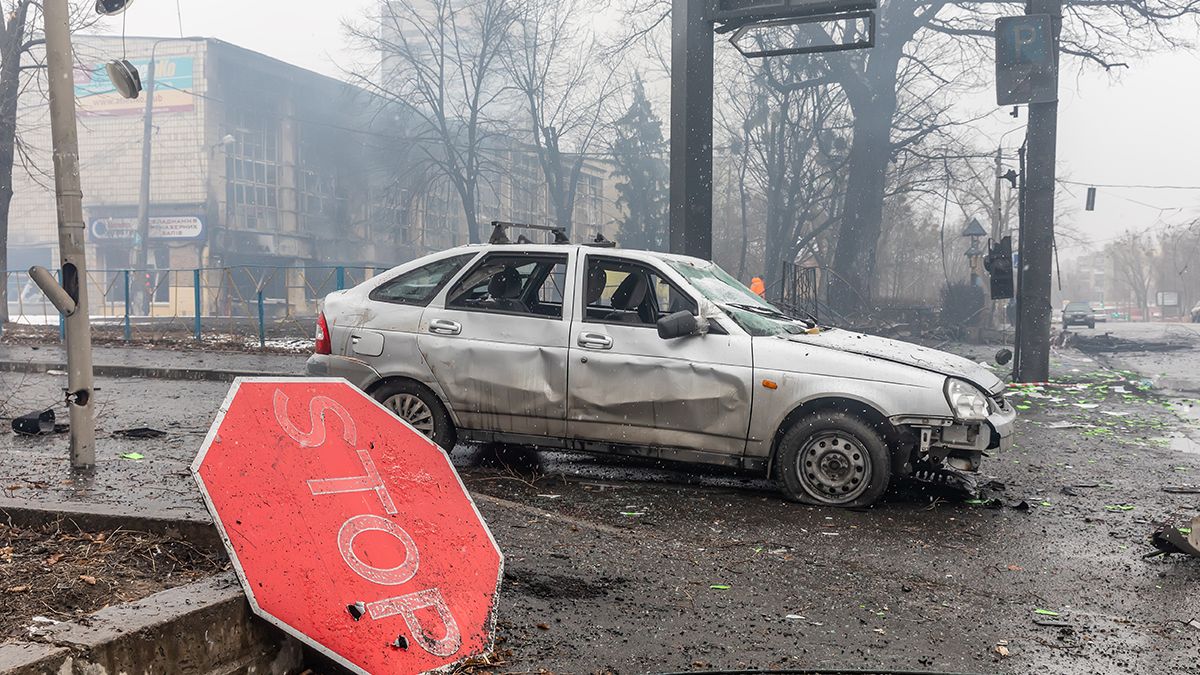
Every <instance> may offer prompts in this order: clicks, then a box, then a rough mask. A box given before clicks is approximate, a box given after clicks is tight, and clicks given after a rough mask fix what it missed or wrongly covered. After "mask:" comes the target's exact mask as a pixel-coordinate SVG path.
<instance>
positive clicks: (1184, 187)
mask: <svg viewBox="0 0 1200 675" xmlns="http://www.w3.org/2000/svg"><path fill="white" fill-rule="evenodd" d="M1058 182H1060V183H1070V184H1071V185H1082V186H1084V187H1102V188H1129V189H1138V190H1200V185H1136V184H1121V183H1081V182H1079V181H1076V180H1059V181H1058Z"/></svg>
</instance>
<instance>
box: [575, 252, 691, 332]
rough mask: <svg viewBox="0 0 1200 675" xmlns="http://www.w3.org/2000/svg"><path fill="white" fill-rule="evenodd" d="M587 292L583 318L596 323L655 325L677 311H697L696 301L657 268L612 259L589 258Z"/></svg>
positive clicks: (586, 280) (585, 287)
mask: <svg viewBox="0 0 1200 675" xmlns="http://www.w3.org/2000/svg"><path fill="white" fill-rule="evenodd" d="M584 293H585V296H584V297H585V299H586V300H587V302H586V303H585V305H584V318H585V319H586V320H587V321H591V322H595V323H616V324H625V325H633V326H654V325H655V324H656V323H657V322H658V320H659V319H660V318H662V317H664V316H666V315H668V314H671V313H674V312H681V311H688V312H691V313H692V314H696V313H698V308H697V306H696V301H695V300H692V299H691V298H690V297H688V295H687V294H686V293H684V292H683V291H682V290H680V289H679V287H678V286H676V285H675V284H673V283H671V282H670V281H668V280H667V279H666V278H664V277H663V276H662V275H661V274H660V273H659V272H658V271H657V270H654V269H653V268H651V267H647V266H645V265H640V264H638V263H630V262H626V261H621V260H614V259H610V258H591V259H589V261H588V269H587V275H586V277H585V281H584Z"/></svg>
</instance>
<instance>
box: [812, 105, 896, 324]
mask: <svg viewBox="0 0 1200 675" xmlns="http://www.w3.org/2000/svg"><path fill="white" fill-rule="evenodd" d="M880 93H881V94H882V96H877V97H874V100H873V101H872V104H871V105H865V106H860V107H859V108H860V109H858V110H856V111H855V119H854V138H853V140H852V141H851V144H850V157H849V168H848V171H847V177H846V197H845V207H844V209H843V212H842V225H841V231H840V233H839V235H838V240H837V248H836V250H835V252H834V255H833V272H834V275H833V276H832V278H830V279H829V289H828V290H829V304H830V305H831V306H832V307H833V308H834V309H835V310H837V311H838V312H839V313H841V314H843V315H845V316H852V313H853V314H857V313H859V312H862V311H863V310H864V309H866V308H867V306H868V303H869V298H870V294H871V280H872V279H873V277H874V273H875V249H876V246H877V245H878V243H879V235H880V232H881V229H882V225H883V195H884V189H885V187H886V180H887V166H888V160H889V157H890V154H891V129H892V116H893V115H894V114H895V112H896V96H895V91H894V88H893V91H892V92H890V95H889V93H888V92H880Z"/></svg>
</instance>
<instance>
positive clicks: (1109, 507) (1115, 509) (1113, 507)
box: [1104, 504, 1136, 513]
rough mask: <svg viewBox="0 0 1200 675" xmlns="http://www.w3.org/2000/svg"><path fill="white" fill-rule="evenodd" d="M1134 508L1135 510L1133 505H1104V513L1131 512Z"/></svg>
mask: <svg viewBox="0 0 1200 675" xmlns="http://www.w3.org/2000/svg"><path fill="white" fill-rule="evenodd" d="M1134 508H1136V507H1134V505H1133V504H1105V505H1104V510H1105V511H1111V512H1113V513H1122V512H1125V511H1132V510H1133V509H1134Z"/></svg>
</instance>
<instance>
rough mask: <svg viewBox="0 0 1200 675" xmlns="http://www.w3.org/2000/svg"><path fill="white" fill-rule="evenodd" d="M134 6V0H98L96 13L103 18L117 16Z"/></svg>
mask: <svg viewBox="0 0 1200 675" xmlns="http://www.w3.org/2000/svg"><path fill="white" fill-rule="evenodd" d="M132 4H133V0H96V13H97V14H101V15H103V16H116V15H117V14H120V13H121V12H124V11H125V10H126V9H129V6H130V5H132Z"/></svg>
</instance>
